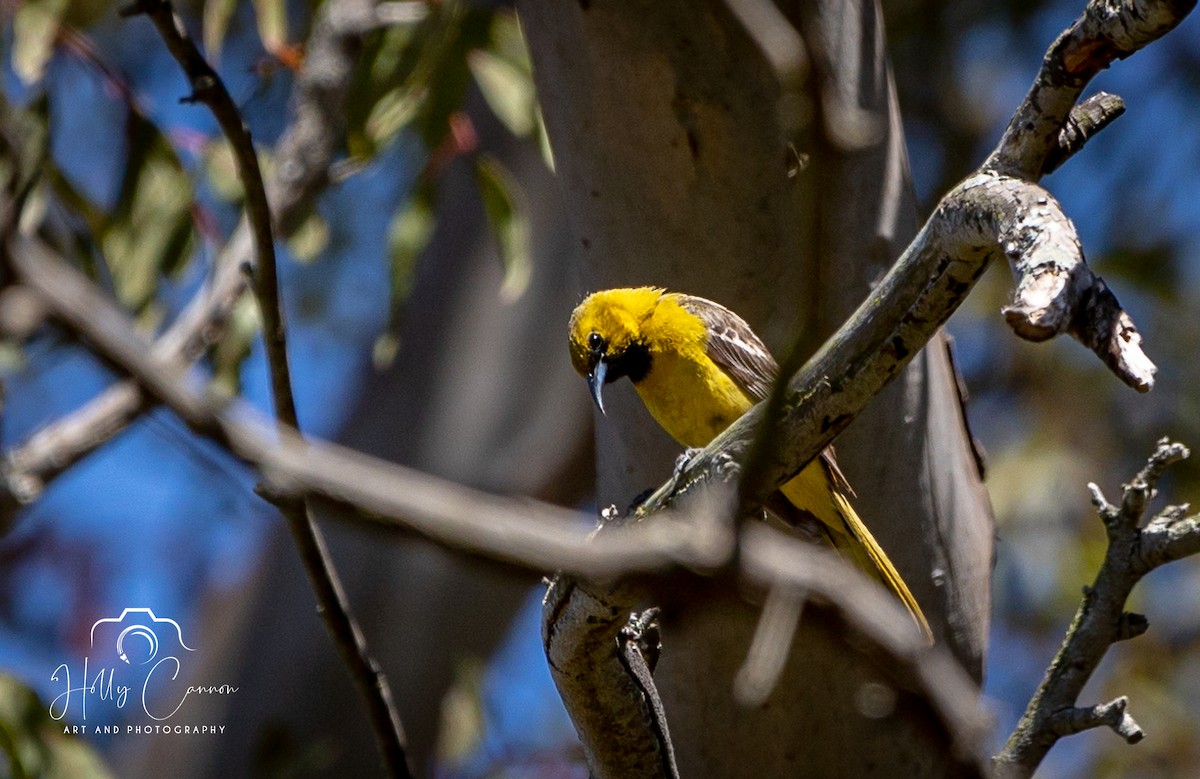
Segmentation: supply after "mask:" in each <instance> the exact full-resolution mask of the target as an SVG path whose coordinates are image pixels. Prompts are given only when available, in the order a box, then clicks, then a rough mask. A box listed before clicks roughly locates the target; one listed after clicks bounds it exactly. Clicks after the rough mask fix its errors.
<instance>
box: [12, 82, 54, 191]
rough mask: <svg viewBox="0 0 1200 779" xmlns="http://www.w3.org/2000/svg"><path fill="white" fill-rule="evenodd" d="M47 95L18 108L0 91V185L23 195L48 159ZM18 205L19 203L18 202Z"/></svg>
mask: <svg viewBox="0 0 1200 779" xmlns="http://www.w3.org/2000/svg"><path fill="white" fill-rule="evenodd" d="M48 116H49V98H48V97H47V96H46V95H45V94H43V95H42V96H41V97H39V98H38V99H37V100H35V101H33V102H32V103H30V105H29V106H28V107H27V108H18V107H16V106H14V105H12V104H11V103H9V102H8V101H7V100H6V99H5V98H4V95H3V94H0V126H3V127H4V128H5V132H4V133H3V134H0V187H2V188H3V191H5V192H12V193H14V194H16V195H18V196H22V195H24V194H25V193H27V192H28V190H29V187H30V186H31V185H32V184H33V182H34V180H35V179H36V178H37V177H38V176H39V174H41V173H42V171H43V170H44V168H45V165H46V164H47V163H48V162H49V160H48V157H49V152H48V149H49V144H50V131H49V120H48ZM18 205H20V204H18Z"/></svg>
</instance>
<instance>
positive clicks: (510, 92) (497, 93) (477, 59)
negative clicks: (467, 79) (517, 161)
mask: <svg viewBox="0 0 1200 779" xmlns="http://www.w3.org/2000/svg"><path fill="white" fill-rule="evenodd" d="M467 64H468V65H470V67H471V73H472V74H473V75H474V76H475V82H476V83H477V84H479V89H480V91H481V92H483V97H484V99H485V100H487V104H488V106H489V107H490V108H491V109H492V112H493V113H495V114H496V116H497V117H499V119H500V121H501V122H503V123H504V126H505V127H507V128H508V129H509V132H511V133H512V134H513V135H516V136H518V137H522V138H523V137H525V136H527V135H529V134H530V133H532V132H533V131H534V129H536V128H537V99H536V97H535V96H534V91H533V81H532V79H530V78H529V75H528V74H527V73H522V72H521V70H520V69H518V68H517V67H516V66H514V65H513V64H512V63H510V62H508V61H506V60H504V59H502V58H500V57H499V56H497V55H495V54H493V53H491V52H490V51H486V50H484V49H476V50H475V51H473V52H471V53H470V54H469V55H468V57H467Z"/></svg>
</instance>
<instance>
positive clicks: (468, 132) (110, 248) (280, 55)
mask: <svg viewBox="0 0 1200 779" xmlns="http://www.w3.org/2000/svg"><path fill="white" fill-rule="evenodd" d="M116 6H117V3H115V2H113V3H104V2H89V3H76V2H72V0H33V1H32V2H27V3H23V4H20V5H19V7H18V8H17V9H16V12H15V16H14V20H13V21H14V32H13V42H12V46H11V47H10V50H9V52H8V55H9V60H10V64H11V66H12V67H13V70H14V72H15V73H17V74H18V76H19V77H20V78H21V79H22V81H23V82H24V83H25V84H26V85H28V86H29V87H30V88H31V89H32V90H33V92H32V94H33V96H34V97H33V98H32V99H31V100H29V101H28V105H27V106H26V108H25V110H24V111H21V112H19V113H20V114H21V117H23V118H22V119H21V121H22V122H24V123H25V124H27V125H32V126H30V127H24V126H23V127H22V128H21V132H20V137H22V138H29V139H39V138H40V139H41V141H42V146H41V148H39V149H37V150H35V151H30V150H24V151H23V152H22V153H23V154H26V155H28V154H30V153H35V154H38V155H40V157H39V160H38V162H37V164H34V165H30V166H23V167H25V168H26V169H27V170H28V169H32V170H39V171H40V175H41V181H42V183H43V185H42V186H39V187H38V188H37V189H36V190H35V192H36V195H37V197H38V199H39V200H38V202H37V203H35V205H36V206H37V208H36V209H34V208H29V209H26V212H27V213H26V216H27V217H30V219H29V220H27V221H33V222H35V223H40V227H41V229H42V233H43V236H44V237H46V238H47V239H49V240H50V241H51V242H52V243H53V244H54V245H56V246H58V248H59V249H60V250H62V251H63V253H64V254H65V256H67V257H68V258H71V259H73V260H75V262H76V263H77V264H78V265H79V266H80V267H81V268H83V269H85V270H87V271H88V272H89V273H90V274H91V275H92V276H93V278H94V279H96V280H97V281H98V282H100V283H101V284H103V285H104V286H106V287H108V288H110V289H111V290H112V291H113V293H114V295H115V296H116V297H117V298H118V300H120V301H121V302H122V303H123V304H124V305H126V306H127V307H128V308H129V309H131V310H132V311H134V312H136V313H138V314H139V315H141V317H142V321H143V324H145V325H151V326H155V325H157V324H158V323H159V321H160V319H161V313H162V312H161V308H160V307H159V306H157V305H156V299H157V297H158V296H159V295H160V294H161V288H160V285H161V284H162V282H163V281H164V280H166V279H168V278H170V277H172V275H174V274H176V273H178V272H179V271H180V270H181V269H183V268H184V267H186V266H187V264H188V262H189V261H190V260H191V259H192V258H193V257H194V256H195V255H196V250H197V248H198V242H197V240H196V237H197V229H198V227H200V226H202V225H203V224H205V223H206V222H211V221H212V220H211V219H210V218H209V217H207V216H206V214H205V211H206V210H208V209H210V208H214V207H217V205H218V204H217V203H206V202H202V201H198V200H197V198H196V192H197V191H198V189H197V188H198V187H199V186H203V187H204V189H205V191H206V192H208V193H211V194H212V195H214V196H215V197H216V198H217V199H218V201H220V202H221V203H223V206H224V207H235V208H240V207H241V204H242V199H243V197H244V191H243V188H242V184H241V181H240V180H239V179H238V176H237V170H236V166H235V164H234V161H233V156H232V153H231V151H230V149H229V146H228V143H227V142H226V141H225V139H224V138H223V137H221V136H220V135H211V136H205V137H202V138H200V139H199V140H198V141H197V139H190V141H189V144H190V147H188V148H185V149H180V148H179V143H180V139H178V138H171V137H169V133H170V128H165V127H163V126H161V125H160V123H159V121H158V120H157V119H156V117H155V116H153V115H152V114H151V113H150V112H149V111H147V109H146V108H145V107H143V106H142V105H140V103H139V102H138V100H137V99H136V97H135V96H134V95H133V94H132V91H131V90H130V88H129V87H128V84H127V83H126V82H127V79H125V78H124V77H123V76H122V74H120V73H119V72H118V71H117V70H116V69H115V68H113V67H112V66H111V65H110V64H109V63H107V62H106V61H105V60H104V57H103V54H102V53H101V51H100V50H99V49H98V48H97V47H95V46H93V45H92V44H91V42H90V40H89V39H88V37H87V34H86V31H85V30H81V29H77V27H76V26H75V24H76V23H77V22H82V23H85V24H92V23H95V22H96V21H97V20H99V19H101V18H102V17H103V16H104V14H105V13H111V12H112V11H113V10H114V9H115V8H116ZM390 6H394V8H391V9H390V13H392V14H393V16H395V17H396V22H395V23H391V24H381V26H380V27H379V28H378V29H377V30H375V31H373V32H371V33H369V34H368V35H367V36H366V39H365V46H364V52H363V55H362V57H361V58H360V60H359V63H358V73H357V75H356V77H355V79H354V81H353V87H352V91H351V94H350V96H349V99H348V100H347V104H346V111H347V124H348V129H347V136H346V141H345V144H346V145H345V154H346V158H345V159H344V160H343V161H342V162H341V163H339V166H340V171H341V173H338V172H337V171H335V176H336V175H354V174H355V172H357V171H358V170H361V169H363V167H364V166H365V165H367V164H368V163H369V162H370V161H371V160H373V159H375V158H376V157H377V156H378V155H379V154H380V153H381V152H382V151H384V150H385V149H387V148H388V147H390V146H391V145H392V144H393V143H395V142H396V140H397V138H398V137H399V136H400V135H401V134H402V133H409V134H414V135H415V136H416V137H417V138H419V139H420V141H421V143H422V144H423V146H424V148H425V149H426V151H427V154H428V159H427V163H426V165H425V168H424V170H423V171H422V173H421V174H420V176H419V178H418V181H417V184H416V186H415V190H414V192H415V194H414V195H413V197H412V198H410V199H409V200H408V201H406V202H402V203H399V204H397V209H396V212H395V214H394V215H393V217H392V228H391V230H390V236H391V240H390V242H389V245H390V250H391V262H390V267H391V276H392V285H391V287H392V293H393V306H392V315H391V319H390V325H389V326H388V328H387V329H386V330H385V331H384V332H383V333H382V334H381V336H380V340H379V342H378V344H377V346H376V363H377V364H378V365H381V366H382V365H384V364H386V363H387V362H388V361H389V360H390V357H391V356H392V355H394V354H395V350H396V348H397V345H398V344H399V339H400V326H401V322H402V320H403V312H404V301H405V299H406V297H407V294H408V292H409V289H410V288H411V280H412V279H411V277H412V274H413V272H414V269H415V268H416V262H417V258H418V257H419V256H420V255H421V253H422V252H423V251H424V249H425V247H426V245H427V244H428V241H429V240H430V239H431V237H432V235H433V230H434V228H435V227H436V217H435V209H434V203H435V202H436V199H437V195H438V191H439V187H440V180H441V177H442V175H443V173H444V172H445V170H446V169H447V166H448V165H450V164H451V163H452V162H454V161H455V160H456V159H459V158H466V159H467V162H468V163H469V164H470V166H471V168H472V169H473V171H474V174H475V180H476V182H477V184H478V191H479V195H480V199H481V202H482V204H483V208H484V211H485V213H486V215H487V218H488V225H489V227H490V229H491V232H492V234H493V236H494V239H495V241H496V246H497V249H498V253H499V256H500V258H501V260H502V262H503V263H504V268H505V285H504V291H505V294H506V295H507V296H509V297H511V298H515V297H517V296H519V295H520V294H522V293H523V292H524V290H525V287H526V284H527V282H528V278H529V273H530V267H529V262H530V258H529V240H530V236H529V225H528V220H527V218H526V216H525V213H524V212H525V204H524V199H523V195H522V193H521V192H520V191H519V188H518V185H517V184H516V181H515V178H514V177H513V176H512V175H511V174H510V173H509V172H508V171H507V170H505V169H504V167H503V165H502V164H501V163H500V162H499V161H498V160H497V159H496V158H494V157H492V156H490V155H485V154H482V153H480V152H478V151H477V149H476V145H477V140H476V136H475V131H474V128H473V126H472V124H471V121H470V120H469V119H468V118H467V115H466V114H465V113H464V111H463V109H464V106H465V103H466V101H467V100H468V99H469V98H470V97H471V96H472V95H473V94H478V95H481V96H482V98H483V100H484V102H485V103H486V105H487V106H488V107H489V108H490V109H491V111H492V112H494V114H495V115H496V117H497V118H498V119H499V120H500V121H501V123H502V124H503V125H504V126H505V127H506V128H508V129H509V131H510V132H512V133H513V135H514V136H517V137H527V138H534V139H536V140H537V142H538V143H539V145H540V147H541V148H542V150H543V154H544V155H545V158H546V159H547V162H548V164H549V159H550V157H549V151H548V150H549V144H548V141H547V140H546V137H545V130H544V127H543V125H542V121H541V116H540V113H539V111H538V107H537V102H536V98H535V95H534V89H533V81H532V69H531V66H530V63H529V56H528V52H527V51H526V47H525V43H524V39H523V38H522V35H521V30H520V25H519V23H518V22H517V18H516V14H515V13H514V12H513V11H512V9H509V8H496V7H492V6H475V5H470V4H468V3H465V2H460V1H458V0H455V1H452V2H445V3H428V4H426V3H419V2H407V3H393V4H390ZM183 9H184V11H185V13H186V11H188V10H197V11H199V13H200V19H199V24H200V27H201V29H202V39H203V42H204V44H205V47H206V50H207V52H208V54H209V56H210V58H212V59H214V60H215V59H217V58H219V56H220V54H221V51H222V48H223V46H224V43H225V39H226V37H227V35H228V34H229V30H230V27H231V25H232V24H234V23H235V18H236V16H237V12H238V4H237V3H236V2H233V1H232V0H206V2H203V3H200V4H198V7H195V6H183ZM252 9H253V20H254V23H255V25H256V29H257V32H258V36H259V40H260V42H261V45H262V49H263V52H264V53H263V57H264V60H265V61H271V60H274V61H276V62H277V63H278V64H281V65H283V66H284V67H285V68H287V69H295V68H296V67H298V66H299V64H300V62H302V59H303V55H302V49H300V48H299V47H298V46H297V45H296V44H295V43H294V42H293V41H294V40H295V37H294V36H293V35H292V30H293V28H298V27H299V26H301V22H300V21H299V20H296V19H293V18H289V16H288V7H287V3H286V2H284V0H254V2H253V3H252ZM293 10H294V9H293ZM188 21H189V22H194V21H195V20H194V19H190V18H188ZM310 23H311V19H309V18H305V19H303V20H302V24H303V25H307V24H310ZM305 32H307V31H305ZM68 43H70V44H72V45H66V44H68ZM56 56H57V57H68V58H74V59H76V60H78V61H80V62H82V63H83V64H85V65H86V66H88V67H90V68H91V69H92V70H93V71H94V73H95V75H96V78H97V79H98V81H100V82H102V83H105V84H106V85H107V86H108V87H109V91H110V92H111V93H112V94H113V95H115V96H116V97H118V98H119V99H120V100H121V101H122V102H123V103H124V106H125V109H126V111H127V126H126V138H125V143H124V149H125V159H124V161H123V164H122V165H121V166H120V170H121V171H122V173H121V178H120V183H119V191H118V192H117V193H116V194H115V195H114V196H113V197H112V198H111V202H112V203H113V204H114V205H112V206H111V207H106V205H105V204H104V203H103V202H99V200H98V199H97V198H96V197H95V194H94V193H90V192H88V191H86V190H85V188H83V187H80V186H78V185H77V184H76V182H75V181H73V179H72V176H71V175H70V173H68V172H64V171H63V170H61V169H60V168H59V167H58V166H57V165H56V163H55V161H54V160H53V159H51V158H49V157H48V156H47V155H46V154H45V138H46V137H47V135H48V127H49V125H50V123H51V121H52V118H51V117H49V116H48V112H47V110H46V100H45V99H44V98H45V91H44V89H45V85H44V83H43V80H44V78H45V76H46V73H47V68H48V67H49V66H50V65H51V63H52V61H53V58H54V57H56ZM256 70H257V71H258V72H260V73H262V74H263V78H266V77H267V76H268V75H269V74H270V73H272V72H273V71H274V70H275V68H274V66H270V65H265V66H260V67H258V68H256ZM10 113H12V112H10ZM15 120H16V118H15V117H12V118H11V121H10V118H9V117H6V126H12V121H15ZM26 145H28V144H26ZM181 155H182V157H181ZM183 158H187V159H186V160H185V159H183ZM260 158H261V164H262V165H263V168H264V172H265V173H269V171H270V166H271V162H272V158H271V155H270V152H269V150H266V149H263V150H261V152H260ZM192 159H197V160H198V161H199V163H200V164H199V166H198V167H197V166H195V165H194V164H192V163H191V161H190V160H192ZM54 210H59V211H63V212H65V213H67V214H69V215H70V218H69V219H68V220H67V221H68V223H69V224H70V225H71V227H70V228H69V229H66V230H64V229H62V226H61V225H60V224H55V223H52V222H47V221H46V214H47V213H48V212H49V211H54ZM60 221H61V220H60ZM205 237H211V236H205ZM287 239H288V240H287V246H288V250H289V254H290V256H291V257H292V258H293V259H295V260H297V261H300V262H315V261H319V259H320V258H321V257H322V255H323V252H324V251H325V249H326V248H327V246H328V243H329V240H330V230H329V226H328V225H327V224H326V223H325V222H324V220H323V218H322V217H321V215H320V214H319V213H318V212H317V211H316V210H313V211H311V212H310V213H309V214H308V215H307V216H306V217H305V218H304V219H303V220H302V221H301V223H300V226H299V228H298V229H296V230H295V231H294V232H293V233H292V234H291V235H289V236H287ZM249 310H250V305H249V304H243V305H239V307H238V309H237V311H235V313H234V316H233V317H232V319H231V323H230V326H229V327H228V328H227V330H226V332H225V334H224V336H223V340H222V342H221V343H219V344H218V345H217V346H216V347H215V349H214V351H213V354H212V360H213V366H212V367H213V372H214V378H215V380H216V382H217V387H218V389H219V390H220V391H222V392H225V393H236V392H237V391H238V381H239V380H238V375H239V370H240V365H241V361H242V360H243V359H244V358H245V356H246V355H247V354H249V353H250V345H251V343H252V342H253V339H254V338H255V337H256V335H257V327H258V320H257V317H256V316H254V315H251V314H250V313H249Z"/></svg>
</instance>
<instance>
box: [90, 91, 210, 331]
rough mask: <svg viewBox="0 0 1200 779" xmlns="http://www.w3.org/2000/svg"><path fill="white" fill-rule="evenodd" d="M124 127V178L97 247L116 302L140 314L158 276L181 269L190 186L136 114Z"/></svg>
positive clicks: (154, 130)
mask: <svg viewBox="0 0 1200 779" xmlns="http://www.w3.org/2000/svg"><path fill="white" fill-rule="evenodd" d="M129 122H130V130H129V139H130V140H129V159H128V162H127V163H126V167H125V177H124V179H123V180H122V182H121V192H120V195H119V197H118V200H117V209H116V211H115V212H114V213H113V214H112V215H111V216H110V219H109V222H108V225H107V226H106V228H105V229H104V230H103V233H102V234H101V236H100V246H101V249H102V250H103V253H104V256H105V259H106V260H107V262H108V264H109V267H110V270H111V272H112V275H113V284H114V286H115V288H116V293H117V297H118V299H119V300H121V302H123V303H124V304H125V305H127V306H129V307H131V308H133V309H134V310H141V309H142V308H143V307H145V306H146V304H147V303H149V302H150V300H151V299H152V298H153V296H154V293H155V291H156V288H157V286H158V282H159V279H160V278H161V277H162V275H164V274H168V273H173V272H174V271H175V270H177V269H179V268H180V267H182V266H183V263H184V260H185V259H186V258H187V256H188V255H187V249H188V247H189V243H190V238H191V235H192V214H191V206H192V182H191V179H190V178H189V177H188V176H187V174H186V173H185V172H184V170H183V166H182V165H181V164H180V162H179V158H178V157H177V156H176V155H175V150H174V149H173V148H172V147H171V144H170V143H169V142H168V141H167V139H166V137H165V136H164V135H163V134H162V133H161V132H160V131H159V129H158V127H156V126H155V125H154V124H152V123H151V122H150V121H148V120H147V119H146V118H144V117H141V116H138V115H137V114H132V115H131V116H130V119H129Z"/></svg>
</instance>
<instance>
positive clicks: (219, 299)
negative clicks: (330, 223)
mask: <svg viewBox="0 0 1200 779" xmlns="http://www.w3.org/2000/svg"><path fill="white" fill-rule="evenodd" d="M376 5H377V2H376V0H329V2H326V3H323V4H322V5H321V7H320V9H319V10H318V12H317V18H316V21H315V22H314V25H313V32H312V35H311V36H310V38H309V42H308V46H307V54H306V56H305V59H304V62H303V64H302V65H301V67H300V70H299V72H298V73H297V76H296V84H295V87H294V90H293V91H294V98H293V100H294V105H295V112H294V116H293V119H292V121H291V122H290V124H289V125H288V128H287V129H286V131H285V132H284V134H283V137H282V138H281V139H280V141H279V144H278V147H277V152H276V155H275V159H276V164H275V166H274V168H273V169H272V175H271V178H270V179H269V180H268V181H267V185H266V190H267V193H268V202H269V203H270V204H271V211H272V214H273V216H274V219H275V223H276V225H277V226H278V229H279V232H280V234H282V235H285V236H286V235H290V234H291V232H292V231H293V230H294V229H295V226H296V225H298V224H299V223H300V222H301V221H302V217H303V215H304V214H305V212H307V210H308V209H309V208H310V206H311V204H312V202H313V200H314V199H315V198H316V196H317V194H318V193H319V192H320V191H321V188H322V187H323V186H324V185H325V184H326V183H328V176H329V174H328V171H329V168H330V166H331V165H332V163H333V158H334V155H335V154H336V152H337V146H336V143H337V139H339V138H341V136H342V135H343V125H344V121H345V119H344V117H345V111H344V106H345V101H346V95H347V93H348V91H349V89H350V83H351V78H352V76H353V71H354V66H355V63H356V62H357V60H358V55H359V51H360V50H361V48H362V36H363V34H364V33H365V32H366V31H368V30H369V29H371V28H372V26H373V24H374V22H375V19H374V16H375V14H374V9H375V7H376ZM252 251H253V247H252V243H251V238H250V231H249V228H248V225H247V223H246V222H245V221H243V222H242V223H241V224H240V225H239V226H238V228H237V229H236V230H235V231H234V233H233V236H232V237H231V238H230V239H229V241H228V243H226V245H225V247H224V248H223V249H222V250H221V252H220V253H219V254H218V256H217V258H216V261H215V262H214V264H213V272H212V275H211V277H210V278H209V279H208V280H207V281H206V283H205V284H204V286H203V287H202V288H201V289H200V291H199V292H198V293H197V294H196V295H195V297H194V298H193V299H192V300H191V301H190V302H189V303H188V305H187V307H186V308H185V309H184V310H183V311H182V312H181V313H180V314H179V316H177V317H176V318H175V321H174V322H172V324H171V326H170V327H168V328H167V330H166V331H165V332H164V333H163V334H162V336H161V337H159V338H158V339H157V340H156V341H155V343H154V346H153V349H154V351H155V353H156V354H157V355H158V356H160V357H162V358H163V359H175V360H183V361H186V362H194V361H195V360H197V359H199V358H200V356H201V355H203V354H204V352H205V351H206V350H207V349H208V347H209V346H211V345H212V344H213V343H215V342H216V341H218V340H220V337H221V334H222V333H223V332H224V330H225V322H226V320H227V319H228V316H229V313H230V311H231V310H232V308H233V305H234V303H235V302H236V301H237V299H238V298H239V297H240V296H241V294H242V292H243V290H244V289H245V287H246V276H245V274H244V273H243V272H242V270H241V269H242V267H243V265H245V264H246V263H248V262H250V260H251V257H252ZM146 407H147V401H146V399H145V398H144V397H143V395H142V393H141V392H140V391H139V389H138V385H137V384H136V383H135V382H131V381H122V382H118V383H117V384H115V385H113V386H111V387H109V388H108V389H106V390H105V391H104V392H102V393H101V394H100V395H99V396H98V397H96V398H95V399H94V400H92V401H90V402H89V403H88V404H86V405H84V406H83V407H81V408H79V409H77V410H75V411H73V412H72V413H70V414H68V415H66V416H64V417H62V418H60V419H58V420H56V421H55V422H53V423H51V424H49V425H47V426H46V427H44V428H42V429H41V430H39V431H37V432H36V433H34V434H33V435H32V436H31V437H30V438H29V439H27V440H26V441H25V442H24V443H23V444H22V445H21V446H20V447H18V448H16V449H13V450H11V451H9V452H8V453H6V455H5V457H4V460H3V463H0V474H2V475H3V480H4V482H5V483H6V486H7V489H8V492H9V493H10V494H12V495H13V496H14V498H15V499H16V501H17V502H18V503H29V502H32V501H34V500H36V499H37V498H38V497H39V496H40V495H41V492H42V490H43V489H44V488H45V485H46V484H47V483H49V482H50V481H51V480H52V479H53V478H54V477H55V476H57V475H58V474H60V473H62V472H63V471H64V470H66V469H67V468H69V467H70V466H71V465H73V464H74V463H76V462H78V461H79V459H81V458H82V457H84V456H85V455H86V454H87V453H88V452H90V451H92V450H93V449H95V448H96V447H98V446H100V445H101V444H103V443H105V442H106V441H108V440H109V439H111V438H112V437H114V436H115V435H117V434H118V433H120V432H121V431H122V430H124V429H125V427H126V426H128V425H129V423H130V422H132V421H133V420H134V419H135V418H137V417H138V416H139V415H140V414H141V413H142V412H143V411H145V410H146Z"/></svg>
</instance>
